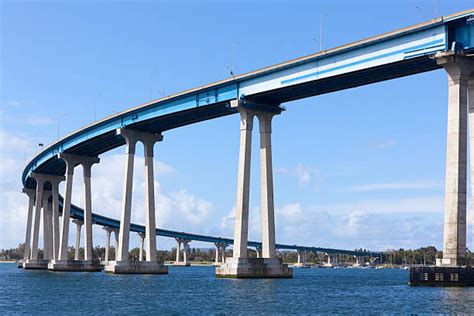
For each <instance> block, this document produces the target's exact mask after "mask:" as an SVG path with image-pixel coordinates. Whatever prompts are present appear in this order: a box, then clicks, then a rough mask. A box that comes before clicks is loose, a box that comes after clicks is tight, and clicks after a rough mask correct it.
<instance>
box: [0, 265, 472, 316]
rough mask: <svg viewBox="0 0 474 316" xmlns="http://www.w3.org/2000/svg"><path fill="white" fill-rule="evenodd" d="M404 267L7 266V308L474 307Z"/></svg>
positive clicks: (467, 293)
mask: <svg viewBox="0 0 474 316" xmlns="http://www.w3.org/2000/svg"><path fill="white" fill-rule="evenodd" d="M407 283H408V272H407V271H406V270H398V269H381V270H375V269H295V270H294V278H293V279H218V278H216V277H215V276H214V267H188V268H182V267H172V266H170V267H169V274H168V275H106V274H105V273H70V272H65V273H61V272H48V271H24V270H23V269H17V268H16V265H15V264H8V263H5V264H0V311H1V313H2V314H8V313H35V314H42V313H47V312H51V311H52V312H54V313H60V314H90V313H106V314H111V313H117V314H128V313H147V314H150V313H155V314H157V313H159V314H229V313H234V314H239V313H240V314H242V313H244V314H247V313H269V314H274V313H282V314H290V313H291V314H308V313H363V314H380V313H394V312H396V313H439V312H443V313H469V312H472V306H474V288H433V287H410V286H408V285H407Z"/></svg>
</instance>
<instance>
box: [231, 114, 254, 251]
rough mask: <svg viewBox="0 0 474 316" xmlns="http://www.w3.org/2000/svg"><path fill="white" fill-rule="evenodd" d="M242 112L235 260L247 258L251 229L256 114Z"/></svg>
mask: <svg viewBox="0 0 474 316" xmlns="http://www.w3.org/2000/svg"><path fill="white" fill-rule="evenodd" d="M237 109H238V110H239V112H240V151H239V169H238V174H237V200H236V205H235V226H234V249H233V257H234V258H246V257H247V241H248V229H249V197H250V164H251V153H252V129H253V118H254V114H253V112H252V111H249V110H247V109H245V108H242V107H237Z"/></svg>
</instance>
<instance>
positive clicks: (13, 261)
mask: <svg viewBox="0 0 474 316" xmlns="http://www.w3.org/2000/svg"><path fill="white" fill-rule="evenodd" d="M15 262H16V260H0V263H15Z"/></svg>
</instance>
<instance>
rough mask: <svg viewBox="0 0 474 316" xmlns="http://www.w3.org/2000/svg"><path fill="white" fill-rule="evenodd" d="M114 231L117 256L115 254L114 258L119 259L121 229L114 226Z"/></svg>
mask: <svg viewBox="0 0 474 316" xmlns="http://www.w3.org/2000/svg"><path fill="white" fill-rule="evenodd" d="M112 231H113V232H114V239H115V256H114V260H117V253H118V252H117V250H118V245H119V231H120V230H119V229H118V228H114V229H112Z"/></svg>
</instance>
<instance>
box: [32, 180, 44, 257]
mask: <svg viewBox="0 0 474 316" xmlns="http://www.w3.org/2000/svg"><path fill="white" fill-rule="evenodd" d="M32 176H33V178H35V180H36V200H35V217H34V225H33V242H32V245H31V254H30V258H29V259H30V260H38V242H39V229H40V219H41V208H42V206H43V186H44V179H43V177H41V176H38V175H37V174H32ZM35 176H36V177H35Z"/></svg>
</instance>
